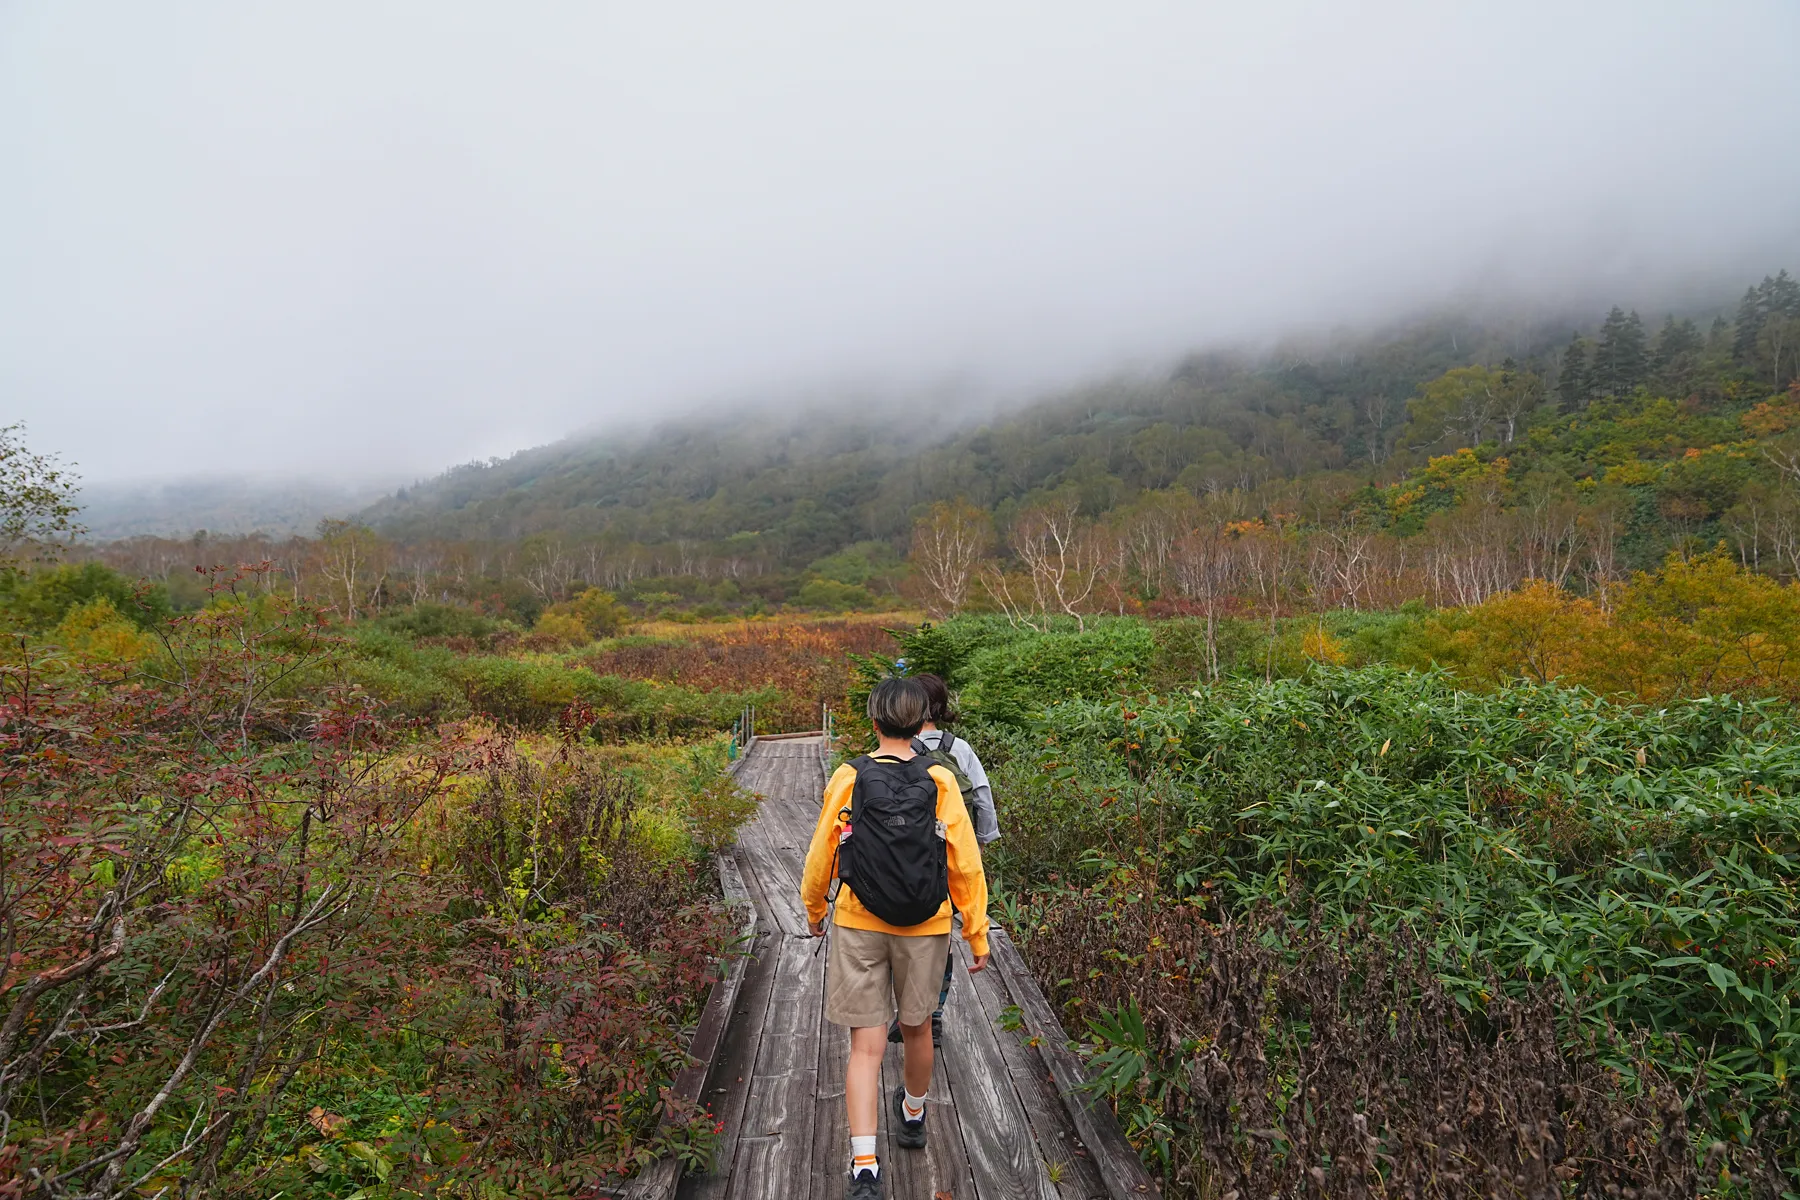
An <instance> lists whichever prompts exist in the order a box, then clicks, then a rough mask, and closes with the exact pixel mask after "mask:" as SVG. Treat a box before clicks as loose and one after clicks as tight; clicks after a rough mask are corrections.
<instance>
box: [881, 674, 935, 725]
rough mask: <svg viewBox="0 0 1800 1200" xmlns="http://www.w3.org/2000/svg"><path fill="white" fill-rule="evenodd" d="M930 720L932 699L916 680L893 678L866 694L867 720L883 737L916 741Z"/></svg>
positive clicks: (884, 680)
mask: <svg viewBox="0 0 1800 1200" xmlns="http://www.w3.org/2000/svg"><path fill="white" fill-rule="evenodd" d="M930 716H931V695H930V693H929V692H927V691H926V690H925V687H924V685H923V684H921V683H920V682H919V681H918V680H917V679H911V678H907V677H904V676H892V675H890V676H889V677H888V678H886V679H883V680H882V681H881V682H880V683H878V684H876V685H875V687H874V690H872V691H871V692H870V693H869V720H871V721H873V722H875V728H876V729H877V730H879V731H880V732H881V734H882V736H883V737H891V738H909V737H916V736H917V735H918V732H919V729H920V727H921V726H923V725H924V724H925V721H926V719H927V718H929V717H930Z"/></svg>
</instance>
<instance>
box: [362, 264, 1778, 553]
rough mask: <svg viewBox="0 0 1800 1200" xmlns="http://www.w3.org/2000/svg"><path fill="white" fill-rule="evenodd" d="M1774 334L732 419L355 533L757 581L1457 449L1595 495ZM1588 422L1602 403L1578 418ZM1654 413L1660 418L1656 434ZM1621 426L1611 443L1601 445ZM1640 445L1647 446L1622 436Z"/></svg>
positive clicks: (598, 447) (1652, 336)
mask: <svg viewBox="0 0 1800 1200" xmlns="http://www.w3.org/2000/svg"><path fill="white" fill-rule="evenodd" d="M1796 322H1800V284H1796V282H1795V281H1794V280H1793V279H1792V278H1790V277H1789V276H1788V275H1787V274H1786V273H1785V272H1783V273H1782V274H1780V275H1778V276H1775V277H1772V278H1769V279H1766V280H1765V281H1764V282H1763V283H1762V284H1761V285H1759V286H1757V287H1755V288H1753V289H1751V291H1750V293H1749V294H1747V295H1746V297H1745V299H1744V302H1743V305H1742V309H1741V312H1740V313H1739V314H1738V317H1737V320H1736V321H1735V322H1733V321H1729V320H1727V319H1725V318H1724V317H1719V318H1717V319H1714V320H1712V321H1710V322H1708V323H1707V324H1706V326H1705V327H1702V326H1701V325H1699V324H1697V323H1696V322H1695V321H1694V320H1692V319H1691V318H1690V319H1681V320H1677V319H1676V318H1674V317H1669V318H1668V319H1667V320H1666V322H1665V323H1664V324H1662V325H1661V327H1660V328H1654V329H1651V328H1646V325H1645V322H1644V321H1643V320H1642V319H1641V318H1640V317H1639V315H1638V314H1637V313H1635V312H1632V313H1625V312H1622V311H1620V310H1617V309H1615V310H1614V311H1613V312H1612V313H1611V314H1609V315H1607V316H1606V317H1605V318H1604V319H1603V320H1600V321H1596V322H1595V323H1594V326H1593V327H1592V328H1591V329H1589V330H1587V331H1586V332H1585V333H1584V334H1583V335H1578V336H1577V337H1576V338H1575V340H1574V341H1573V342H1569V341H1568V340H1567V339H1568V333H1567V329H1568V327H1567V326H1566V325H1558V326H1555V327H1546V326H1543V325H1535V326H1533V325H1525V324H1514V325H1511V326H1506V325H1501V324H1497V323H1496V324H1492V325H1488V326H1482V325H1478V324H1476V323H1474V322H1472V321H1467V320H1454V321H1453V320H1438V321H1433V322H1428V323H1423V324H1420V325H1417V326H1414V327H1410V328H1407V329H1404V330H1399V331H1395V332H1391V333H1388V334H1386V335H1383V336H1376V337H1364V338H1357V339H1342V340H1336V341H1326V342H1320V343H1317V344H1314V345H1310V346H1304V347H1302V346H1293V347H1282V348H1278V349H1276V350H1275V351H1272V352H1270V353H1268V354H1266V355H1260V356H1250V355H1240V354H1230V353H1216V354H1206V355H1199V356H1195V357H1193V358H1190V359H1188V360H1186V361H1184V362H1182V363H1181V364H1179V365H1178V366H1177V367H1176V368H1175V369H1174V370H1172V371H1170V372H1169V373H1167V374H1166V375H1164V376H1162V377H1160V378H1134V379H1121V380H1114V381H1109V382H1106V383H1101V384H1095V385H1093V386H1089V387H1085V388H1081V389H1077V390H1074V391H1071V392H1069V393H1067V394H1064V395H1061V396H1057V397H1054V398H1050V399H1047V400H1044V401H1042V402H1039V403H1036V404H1033V405H1030V406H1028V407H1026V408H1024V409H1022V410H1019V411H1016V412H1013V413H1011V414H1010V415H1006V416H1002V417H1000V418H998V419H995V420H993V421H991V422H988V423H983V424H980V425H976V426H964V427H963V428H960V429H957V430H956V431H955V433H954V435H953V436H950V437H948V438H945V437H943V436H941V435H936V436H934V434H935V431H936V430H937V429H939V428H942V427H943V426H944V424H945V422H944V421H943V420H942V419H941V415H940V414H939V413H938V412H937V410H935V409H926V410H925V411H922V412H920V413H918V414H917V415H916V416H915V415H911V414H907V413H906V412H905V410H904V408H901V409H899V410H898V411H895V412H893V413H891V414H875V413H869V412H864V413H862V414H860V415H856V416H845V415H839V416H836V417H827V416H821V415H820V414H818V413H815V412H806V413H800V414H784V413H781V412H780V411H779V410H777V411H776V413H775V415H773V416H765V415H764V414H763V413H762V412H747V413H740V414H735V415H731V416H727V417H723V418H717V419H711V418H709V419H705V420H695V421H692V422H688V423H683V424H676V425H672V426H668V427H665V428H662V429H660V430H658V431H657V432H655V433H653V434H651V435H648V436H645V437H642V438H638V439H633V440H612V439H605V438H596V439H591V440H572V441H568V442H563V443H559V444H557V445H554V446H550V447H545V448H542V449H539V450H533V451H529V452H526V453H523V454H520V455H517V456H515V457H514V458H511V459H508V460H505V461H501V462H496V463H493V464H489V465H480V464H473V465H470V466H466V467H461V468H457V469H455V470H452V471H450V472H448V473H446V474H445V475H444V476H442V477H440V478H438V479H436V480H433V481H431V482H429V483H426V484H423V485H420V486H418V487H415V488H413V489H411V490H409V491H404V492H402V493H401V494H400V495H398V496H396V497H394V498H393V499H391V500H388V501H384V502H382V503H381V504H378V505H376V506H375V507H373V508H371V509H369V510H368V511H367V513H366V514H365V519H366V520H367V521H368V522H369V523H370V524H371V525H373V526H374V527H376V528H377V529H380V530H381V531H383V532H384V533H387V534H389V535H391V536H394V537H397V538H400V539H402V540H408V541H411V540H417V539H419V538H434V539H448V540H469V539H495V538H498V539H511V538H518V537H521V536H524V535H527V534H531V533H541V532H556V533H559V534H561V535H564V536H568V537H574V538H582V539H585V538H593V537H602V538H604V539H605V540H606V541H607V543H608V544H609V545H611V546H613V547H616V548H617V549H618V550H619V551H623V550H625V548H626V547H630V546H632V545H633V544H636V546H638V547H641V548H642V549H643V550H644V551H647V552H649V553H650V554H651V555H652V556H653V557H654V556H655V554H656V550H655V548H657V547H661V546H665V545H667V544H670V543H682V544H683V550H682V551H681V553H682V554H683V555H685V556H687V557H689V558H694V557H701V558H705V559H708V560H720V561H721V562H722V563H729V564H740V563H742V562H746V561H748V562H754V563H755V564H756V565H757V566H758V567H760V568H765V569H774V568H782V567H786V568H794V567H804V566H805V565H806V564H807V563H808V562H810V561H812V560H813V559H816V558H818V557H820V556H822V555H825V554H829V553H831V552H833V551H836V550H839V549H841V548H843V547H844V546H847V545H850V544H852V543H855V542H858V541H864V540H869V539H898V538H902V537H904V535H905V533H906V531H907V529H908V528H909V526H910V523H911V521H910V518H911V516H913V515H916V512H917V510H918V508H919V507H920V506H921V505H924V504H929V503H931V502H933V501H937V500H950V499H955V498H958V497H962V498H966V499H968V500H969V501H971V502H973V503H974V504H977V505H979V506H982V507H984V508H991V509H993V510H994V511H995V513H996V515H997V516H999V517H1000V519H1001V521H1002V523H1003V524H1004V523H1005V522H1006V519H1007V518H1008V517H1009V516H1010V515H1011V514H1012V513H1014V512H1016V511H1017V510H1018V509H1019V508H1020V507H1023V506H1027V505H1029V504H1030V503H1032V501H1033V500H1034V499H1036V498H1038V497H1040V496H1042V495H1043V494H1045V493H1048V492H1053V491H1056V490H1058V489H1072V490H1073V491H1074V492H1076V493H1077V495H1078V497H1079V502H1080V504H1081V507H1082V510H1083V513H1084V514H1085V515H1087V516H1090V517H1091V516H1099V515H1101V514H1103V513H1106V512H1109V511H1113V510H1116V509H1118V508H1120V507H1122V506H1125V505H1128V504H1130V503H1131V502H1132V501H1133V500H1135V499H1136V498H1138V497H1139V496H1141V495H1142V494H1143V493H1145V492H1149V491H1156V490H1159V489H1166V488H1170V487H1180V488H1183V489H1186V490H1189V491H1192V492H1195V493H1198V494H1216V493H1219V492H1221V491H1227V490H1234V489H1235V490H1239V491H1244V492H1256V491H1257V490H1258V489H1262V488H1265V487H1266V486H1267V485H1269V484H1271V483H1273V482H1277V481H1284V480H1296V479H1308V478H1312V479H1314V480H1315V482H1316V483H1317V485H1318V486H1319V487H1320V488H1322V489H1323V490H1324V491H1326V492H1328V493H1332V494H1335V495H1341V494H1342V493H1344V492H1345V491H1346V490H1347V489H1348V488H1349V487H1351V486H1352V485H1354V484H1359V483H1370V482H1373V483H1377V484H1379V483H1386V482H1391V481H1393V480H1395V479H1397V478H1400V477H1402V476H1403V475H1404V473H1405V472H1406V471H1407V469H1408V468H1411V467H1417V466H1419V465H1422V464H1423V463H1424V461H1425V460H1426V459H1427V458H1428V457H1429V456H1430V455H1432V454H1442V453H1446V452H1450V451H1454V450H1456V449H1457V448H1459V447H1465V446H1466V447H1471V448H1479V449H1480V450H1481V452H1482V457H1483V458H1484V459H1486V460H1490V461H1491V460H1492V459H1493V458H1495V457H1498V456H1500V455H1502V454H1505V455H1509V456H1510V457H1511V458H1513V459H1514V460H1515V462H1516V466H1515V471H1514V474H1515V476H1517V475H1518V474H1520V473H1521V471H1530V470H1533V469H1537V470H1549V471H1551V472H1552V473H1553V474H1556V475H1566V476H1568V477H1569V479H1568V481H1569V482H1573V481H1575V480H1580V479H1586V478H1596V479H1597V478H1599V477H1601V476H1603V475H1604V473H1605V470H1606V468H1608V467H1611V466H1615V465H1619V464H1618V463H1617V462H1615V461H1611V460H1612V459H1618V458H1620V453H1619V452H1620V451H1626V452H1628V456H1629V457H1637V458H1648V459H1652V460H1654V459H1655V458H1656V457H1657V456H1658V455H1659V454H1660V453H1663V452H1666V451H1668V450H1670V449H1674V450H1677V451H1685V450H1687V449H1689V448H1692V447H1694V446H1701V447H1704V446H1707V445H1711V444H1713V443H1714V442H1730V441H1739V440H1742V439H1743V437H1744V432H1743V431H1741V430H1739V429H1737V428H1736V427H1735V422H1734V420H1733V418H1734V417H1735V416H1736V415H1737V411H1738V410H1739V409H1741V408H1744V407H1748V405H1747V404H1743V403H1742V402H1743V401H1746V400H1750V399H1751V398H1756V399H1763V398H1767V396H1769V395H1770V394H1772V393H1775V392H1778V391H1780V390H1781V388H1782V387H1783V386H1785V384H1786V382H1787V381H1788V380H1789V379H1791V378H1792V377H1793V376H1794V374H1795V373H1796V370H1797V365H1796V364H1797V363H1800V348H1796V342H1797V341H1800V337H1797V335H1796V332H1795V331H1796V329H1797V328H1800V326H1796V324H1795V323H1796ZM1459 370H1460V371H1463V372H1472V373H1456V372H1458V371H1459ZM1447 372H1451V373H1450V374H1446V373H1447ZM1427 385H1430V386H1429V387H1427ZM1602 399H1606V400H1609V401H1611V403H1609V404H1608V405H1606V406H1605V407H1604V408H1602V409H1601V410H1598V411H1593V412H1590V409H1591V406H1592V404H1593V403H1594V402H1595V401H1597V400H1602ZM1657 399H1668V400H1670V401H1672V402H1673V403H1674V404H1675V405H1676V411H1675V412H1674V413H1670V414H1667V415H1659V414H1661V410H1660V409H1658V408H1657V407H1656V406H1655V405H1654V404H1653V403H1652V402H1653V401H1654V400H1657ZM1699 417H1712V418H1715V419H1714V420H1712V421H1710V422H1705V421H1695V420H1693V419H1692V418H1699ZM1684 418H1685V420H1684ZM1621 421H1623V422H1626V423H1627V426H1628V428H1625V429H1617V428H1613V427H1612V426H1614V425H1616V424H1617V423H1618V422H1621ZM1646 423H1648V424H1653V425H1656V426H1657V428H1656V429H1655V430H1654V431H1652V432H1650V433H1648V435H1647V436H1638V435H1640V434H1641V433H1642V432H1643V431H1642V429H1641V427H1642V426H1643V425H1645V424H1646ZM1534 435H1535V436H1534ZM1702 437H1704V438H1705V439H1706V440H1704V441H1702V440H1699V439H1700V438H1702ZM1684 438H1686V439H1687V444H1685V445H1681V446H1674V445H1673V441H1681V440H1683V439H1684ZM1622 439H1623V440H1622ZM1671 439H1672V440H1671ZM1603 449H1604V450H1605V451H1607V452H1608V453H1600V452H1601V451H1602V450H1603ZM1672 483H1673V490H1674V491H1677V492H1679V491H1682V490H1684V489H1685V490H1688V491H1691V490H1693V487H1694V486H1695V481H1692V480H1687V479H1683V480H1682V481H1672ZM1705 490H1708V491H1710V492H1712V493H1715V495H1713V499H1715V500H1716V499H1724V498H1726V497H1723V496H1719V495H1716V493H1717V492H1718V491H1719V489H1718V488H1717V487H1716V486H1713V487H1710V488H1706V489H1705ZM1707 515H1709V516H1716V515H1717V514H1716V513H1709V514H1707ZM740 569H741V567H740Z"/></svg>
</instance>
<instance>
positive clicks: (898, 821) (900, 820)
mask: <svg viewBox="0 0 1800 1200" xmlns="http://www.w3.org/2000/svg"><path fill="white" fill-rule="evenodd" d="M904 824H906V818H905V817H901V816H893V817H889V818H888V819H887V825H888V827H889V828H890V829H898V828H899V827H900V826H902V825H904Z"/></svg>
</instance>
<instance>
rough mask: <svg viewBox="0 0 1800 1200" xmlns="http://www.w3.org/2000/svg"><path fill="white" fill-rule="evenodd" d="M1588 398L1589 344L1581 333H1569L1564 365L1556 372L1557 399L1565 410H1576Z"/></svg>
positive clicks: (1564, 353) (1563, 360) (1563, 357)
mask: <svg viewBox="0 0 1800 1200" xmlns="http://www.w3.org/2000/svg"><path fill="white" fill-rule="evenodd" d="M1587 398H1588V344H1587V339H1586V338H1584V337H1582V336H1581V335H1580V334H1579V333H1576V334H1571V335H1569V348H1568V349H1567V350H1564V351H1563V356H1562V367H1561V369H1560V370H1558V371H1557V373H1556V399H1557V403H1558V405H1559V406H1560V407H1561V409H1562V411H1563V412H1566V413H1568V412H1574V411H1575V410H1576V409H1578V408H1580V407H1581V406H1582V405H1583V404H1586V403H1587Z"/></svg>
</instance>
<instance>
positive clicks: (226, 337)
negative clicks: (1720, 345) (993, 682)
mask: <svg viewBox="0 0 1800 1200" xmlns="http://www.w3.org/2000/svg"><path fill="white" fill-rule="evenodd" d="M1797 45H1800V6H1797V5H1795V4H1794V3H1792V0H1764V2H1760V3H1757V2H1745V3H1722V4H1709V5H1699V4H1691V5H1664V4H1652V5H1644V4H1641V3H1584V4H1578V5H1570V4H1550V3H1540V4H1532V3H1517V2H1515V3H1505V4H1499V3H1496V4H1491V5H1480V6H1472V5H1465V4H1358V5H1345V4H1328V3H1317V4H1281V5H1264V4H1195V3H1169V4H1155V3H1143V4H1133V3H1121V4H1091V3H1083V4H1045V3H1041V2H1038V3H1022V2H1021V3H1014V4H1005V3H991V4H980V5H967V4H948V3H945V4H938V3H923V4H908V5H889V6H885V7H876V6H870V5H858V4H843V3H786V4H775V5H747V4H719V5H707V6H702V5H682V4H623V3H618V4H599V3H594V4H547V3H540V4H493V3H449V2H446V0H437V2H433V3H416V4H399V3H389V4H380V3H377V4H369V3H356V4H350V3H344V4H329V3H318V2H313V3H304V4H301V3H288V4H284V5H265V4H256V5H247V4H239V3H214V4H204V3H195V4H178V3H157V4H126V3H116V4H85V5H72V4H60V3H54V2H52V0H37V2H35V3H34V2H15V3H11V4H7V5H5V6H4V7H0V396H4V397H5V401H6V403H5V409H6V412H5V413H4V414H0V415H5V416H6V417H8V418H9V419H11V418H21V417H22V418H24V419H27V420H28V421H29V422H30V423H31V428H32V441H33V443H34V444H36V445H38V446H41V447H43V448H54V449H59V450H61V451H63V452H64V453H65V454H67V455H68V456H70V457H72V458H75V459H77V460H79V461H80V463H81V464H82V466H83V469H84V471H85V473H86V474H87V475H88V476H89V477H90V478H93V479H102V480H104V479H126V478H145V477H173V476H182V475H189V474H194V473H199V472H217V471H224V472H227V473H237V472H243V471H259V472H268V473H271V474H277V475H290V474H296V473H311V474H316V475H320V476H328V477H333V478H350V477H357V476H362V477H367V476H369V475H371V474H374V475H380V476H387V477H400V476H404V475H406V474H409V473H414V472H428V471H432V470H434V469H436V468H439V467H441V466H444V465H447V464H449V463H451V462H454V461H458V460H462V459H466V458H468V457H471V456H475V455H486V454H489V453H499V452H504V451H507V450H510V449H513V448H516V447H519V446H522V445H526V444H530V443H533V442H539V441H543V440H547V439H549V438H552V437H554V436H556V435H558V434H561V433H563V432H566V431H568V430H570V429H574V428H579V427H584V426H590V425H593V424H596V423H602V422H606V421H609V420H620V419H636V420H641V419H643V418H644V417H645V416H647V415H655V414H659V413H664V412H670V411H674V410H676V409H677V408H679V407H681V406H685V405H690V404H693V403H697V402H704V401H707V400H708V399H709V398H717V397H721V396H737V395H745V394H756V393H761V394H778V393H780V392H781V391H782V390H783V389H784V388H795V389H806V390H809V391H810V390H816V388H817V387H818V386H819V384H820V381H822V380H824V381H828V380H831V379H837V378H863V379H880V380H883V381H887V383H889V384H893V383H898V384H900V385H904V384H906V383H907V382H908V381H913V380H916V381H920V382H921V383H925V382H932V381H941V380H943V379H945V378H951V377H958V378H968V379H973V380H977V381H980V382H981V383H982V384H983V385H985V386H988V387H992V388H1001V389H1004V388H1019V387H1026V386H1041V385H1047V384H1052V383H1055V382H1058V381H1064V380H1070V379H1073V378H1076V377H1078V376H1079V375H1080V374H1082V373H1085V372H1092V371H1099V370H1107V369H1111V368H1113V367H1115V366H1117V365H1118V364H1120V363H1122V362H1143V361H1152V360H1153V359H1154V358H1155V357H1156V356H1158V355H1165V354H1172V353H1175V352H1178V351H1179V350H1181V349H1183V348H1187V347H1192V346H1199V345H1204V344H1207V343H1212V342H1217V341H1220V340H1227V339H1236V338H1254V337H1260V336H1267V335H1270V334H1273V333H1276V332H1280V331H1284V330H1288V329H1294V328H1304V327H1309V326H1317V325H1319V324H1321V323H1334V322H1347V323H1366V322H1370V321H1374V320H1379V319H1381V318H1382V317H1384V316H1388V315H1393V314H1395V313H1398V312H1401V311H1403V310H1405V309H1408V308H1412V307H1417V306H1419V305H1423V304H1429V303H1433V302H1437V301H1440V300H1443V299H1446V298H1452V297H1464V296H1468V295H1470V294H1471V293H1489V294H1500V295H1517V296H1530V297H1532V298H1533V299H1534V301H1536V302H1537V303H1539V304H1540V305H1541V304H1543V303H1546V302H1551V301H1554V300H1556V299H1557V298H1559V297H1567V298H1568V299H1569V300H1570V301H1571V302H1577V301H1579V302H1583V303H1585V302H1588V301H1590V300H1597V299H1599V298H1601V297H1606V298H1610V297H1611V296H1612V295H1615V294H1618V289H1639V292H1641V293H1642V294H1647V295H1648V294H1664V293H1667V292H1669V291H1672V290H1673V289H1676V288H1678V287H1680V286H1683V285H1685V284H1698V285H1703V286H1705V287H1709V288H1719V287H1724V286H1726V285H1727V284H1736V285H1738V286H1741V285H1742V283H1744V282H1747V281H1748V279H1747V278H1746V276H1747V275H1750V274H1752V273H1753V274H1754V275H1756V276H1760V275H1761V273H1762V272H1763V271H1765V270H1770V269H1773V268H1775V267H1777V266H1780V265H1788V266H1793V267H1800V155H1797V154H1796V153H1795V147H1796V145H1797V144H1800V73H1796V71H1795V70H1794V63H1793V50H1794V47H1795V46H1797ZM1633 294H1638V293H1633ZM1626 298H1629V297H1626Z"/></svg>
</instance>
